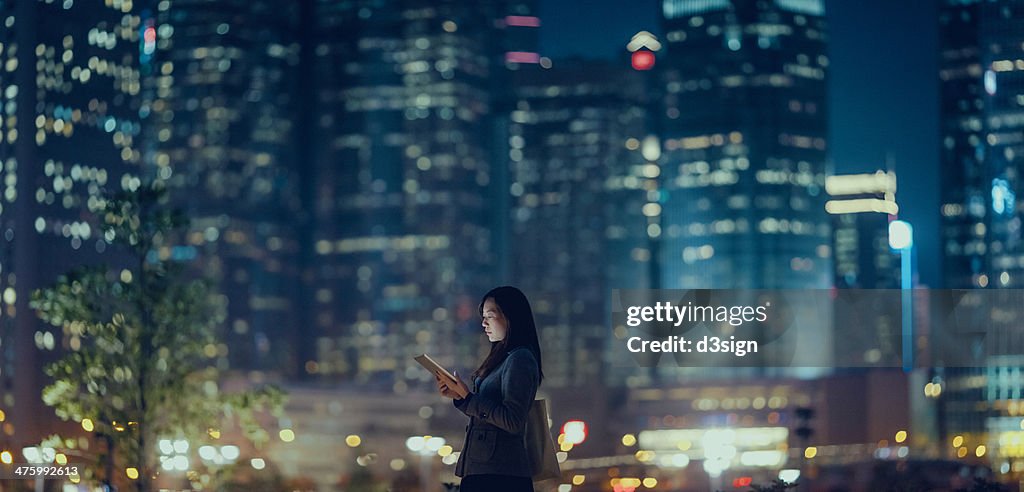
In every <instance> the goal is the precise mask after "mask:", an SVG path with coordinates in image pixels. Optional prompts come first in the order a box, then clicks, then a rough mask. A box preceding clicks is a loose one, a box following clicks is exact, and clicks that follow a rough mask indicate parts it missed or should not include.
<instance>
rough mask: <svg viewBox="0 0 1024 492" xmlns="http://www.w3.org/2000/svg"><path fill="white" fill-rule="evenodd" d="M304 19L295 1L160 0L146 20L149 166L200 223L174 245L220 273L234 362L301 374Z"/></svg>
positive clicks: (201, 267)
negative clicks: (299, 142)
mask: <svg viewBox="0 0 1024 492" xmlns="http://www.w3.org/2000/svg"><path fill="white" fill-rule="evenodd" d="M147 12H150V11H147ZM298 18H299V16H298V2H286V3H280V2H272V1H262V0H260V1H250V0H227V1H223V0H198V1H193V0H161V1H159V2H157V3H156V8H155V11H154V12H153V14H152V15H150V16H147V17H144V18H143V19H142V23H143V25H142V26H141V31H142V33H143V36H144V39H143V43H142V44H141V52H142V55H141V56H142V61H143V63H142V70H143V72H144V75H145V96H146V100H145V105H144V107H143V111H142V113H143V114H144V115H145V116H146V119H145V122H144V124H145V126H146V138H147V141H146V144H147V148H146V163H147V170H148V172H150V173H152V175H153V176H154V177H156V178H158V179H163V180H166V181H167V182H168V183H169V184H170V185H171V187H172V190H173V191H172V197H174V198H176V202H177V203H178V204H179V205H181V206H182V207H183V208H184V209H185V210H186V211H187V212H188V213H189V216H190V218H191V221H192V223H191V228H190V230H189V233H188V236H187V238H185V241H184V243H185V245H184V246H181V247H178V248H175V249H174V250H172V251H169V252H167V254H170V255H172V256H174V257H177V258H179V259H181V260H183V261H189V262H191V263H192V264H193V265H194V267H195V269H196V271H197V272H199V273H201V274H203V275H206V276H208V277H212V278H213V280H215V282H216V284H217V288H218V289H219V290H220V292H221V293H222V294H223V296H224V297H223V302H224V303H225V305H224V308H225V313H226V319H225V333H224V335H223V337H222V344H221V346H220V347H219V353H220V357H221V358H222V361H223V362H224V363H230V366H231V367H232V368H236V369H253V370H257V369H258V370H281V371H284V372H285V373H294V372H296V371H297V361H296V356H295V354H294V351H295V347H294V343H295V337H296V334H297V333H298V331H299V325H300V323H301V317H300V316H299V309H298V308H299V304H298V300H299V266H298V259H299V242H298V236H297V230H296V225H297V224H298V223H299V221H300V219H301V216H300V212H301V205H302V203H301V197H300V195H299V192H300V182H299V169H298V167H297V166H298V163H297V159H296V149H295V146H294V141H295V138H296V135H295V130H294V128H295V125H296V119H297V117H298V115H297V99H298V98H299V97H300V95H301V94H300V93H299V91H298V90H297V77H296V74H297V66H298V64H299V43H298V38H297V35H298Z"/></svg>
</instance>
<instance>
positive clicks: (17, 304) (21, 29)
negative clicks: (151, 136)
mask: <svg viewBox="0 0 1024 492" xmlns="http://www.w3.org/2000/svg"><path fill="white" fill-rule="evenodd" d="M139 10H140V9H139V7H138V6H135V5H133V3H132V2H131V1H130V0H116V1H109V2H106V4H105V5H103V4H98V5H95V6H90V5H82V4H81V3H78V4H76V3H75V2H72V1H71V0H67V1H64V2H35V1H27V2H26V1H18V2H13V1H0V23H2V24H3V27H0V112H2V114H0V175H2V176H3V187H2V190H3V192H2V195H0V235H2V237H0V293H2V303H0V350H2V352H0V389H2V391H0V394H2V395H3V399H2V401H0V410H2V413H3V414H5V417H6V419H3V418H0V421H2V422H0V425H2V434H0V443H2V442H7V443H12V442H13V444H14V445H15V446H20V445H26V444H29V443H31V442H34V440H35V439H38V438H39V436H40V434H41V433H43V432H46V431H49V430H52V422H50V421H48V420H46V417H45V415H47V413H46V412H44V411H43V410H42V409H41V408H40V407H41V401H40V398H39V391H40V389H41V388H42V385H43V384H44V382H45V381H44V380H43V376H42V370H41V368H42V365H43V364H44V363H45V362H47V361H49V360H51V359H53V358H54V357H55V356H56V353H57V352H56V351H58V350H60V344H61V341H62V340H63V333H62V332H61V331H60V329H59V328H54V327H52V326H48V325H47V326H44V325H43V324H42V323H41V322H40V321H39V320H38V319H37V318H36V316H35V313H33V312H32V311H31V310H30V309H29V307H28V302H29V299H30V296H31V293H32V291H33V290H35V289H37V288H40V287H42V286H44V285H47V284H49V283H51V282H53V281H54V280H55V279H56V277H57V275H59V274H62V273H65V272H66V271H67V270H68V269H70V268H71V267H74V266H78V265H81V264H82V263H84V262H89V261H93V260H95V261H99V260H101V259H102V260H105V261H107V262H113V261H114V260H113V259H112V258H110V257H109V256H104V255H102V253H104V252H105V251H106V250H107V243H106V242H105V240H104V239H103V237H102V235H101V234H100V232H99V231H97V230H95V229H94V228H93V227H92V226H91V225H90V224H89V223H88V222H87V219H86V214H85V213H84V211H86V210H89V209H92V210H95V209H97V208H98V207H100V206H101V205H102V203H101V202H100V201H99V200H100V190H101V189H102V188H106V189H110V190H121V189H129V188H133V187H135V186H138V184H139V180H138V169H139V164H140V163H141V151H140V148H139V134H140V130H141V128H140V124H139V116H138V110H139V104H138V98H137V96H138V94H139V93H140V89H141V87H140V83H141V82H140V73H139V65H138V62H139V60H138V49H137V46H138V42H139V25H140V17H139V14H138V12H139ZM50 418H51V419H52V418H53V417H52V414H51V417H50ZM4 448H5V449H10V448H9V447H7V446H6V445H5V446H4Z"/></svg>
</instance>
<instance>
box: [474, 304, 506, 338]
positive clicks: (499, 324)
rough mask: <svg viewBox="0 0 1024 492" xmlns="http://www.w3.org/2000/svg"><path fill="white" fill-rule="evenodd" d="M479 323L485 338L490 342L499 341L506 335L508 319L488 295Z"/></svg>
mask: <svg viewBox="0 0 1024 492" xmlns="http://www.w3.org/2000/svg"><path fill="white" fill-rule="evenodd" d="M480 324H482V325H483V327H484V333H486V334H487V340H489V341H491V342H500V341H502V340H504V339H505V337H506V336H508V319H507V318H505V315H504V314H502V312H501V308H499V307H498V304H497V303H496V302H494V299H492V298H490V297H488V298H487V300H485V301H484V312H483V321H481V323H480Z"/></svg>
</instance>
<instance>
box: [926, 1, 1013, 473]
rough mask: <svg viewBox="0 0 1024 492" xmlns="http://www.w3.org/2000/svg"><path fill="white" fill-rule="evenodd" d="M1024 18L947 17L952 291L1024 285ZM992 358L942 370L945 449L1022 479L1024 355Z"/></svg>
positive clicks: (944, 67) (945, 136)
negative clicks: (982, 453)
mask: <svg viewBox="0 0 1024 492" xmlns="http://www.w3.org/2000/svg"><path fill="white" fill-rule="evenodd" d="M1022 21H1024V4H1021V2H1017V1H993V2H982V1H954V0H947V1H944V2H942V4H941V8H940V11H939V43H940V61H939V63H940V67H939V68H940V71H939V78H940V84H941V85H940V95H941V101H942V111H941V114H940V117H941V123H940V124H941V126H940V128H941V130H942V142H941V145H942V150H941V155H942V172H941V175H942V177H943V178H944V181H943V183H942V187H941V200H942V209H941V213H942V220H943V222H942V226H943V241H944V244H943V253H944V261H943V265H944V269H945V270H944V272H943V274H944V283H945V286H946V287H947V288H1019V287H1020V286H1021V282H1022V279H1024V276H1022V275H1024V242H1022V230H1021V220H1022V218H1024V207H1022V206H1021V202H1020V201H1019V200H1018V199H1017V195H1018V194H1020V193H1021V191H1022V188H1021V186H1022V184H1021V183H1022V181H1021V179H1022V176H1021V173H1022V171H1024V166H1022V165H1021V158H1020V156H1021V155H1024V139H1022V138H1021V134H1022V129H1024V80H1022V78H1021V76H1020V74H1021V71H1022V70H1024V61H1022V59H1024V22H1022ZM1019 318H1020V316H1019V315H1011V316H1010V321H1008V322H1007V321H1002V322H1000V321H999V320H998V319H996V318H995V317H993V319H992V322H993V323H992V324H991V325H990V326H989V328H990V329H992V330H998V329H1007V330H1013V331H1017V329H1018V326H1019ZM987 362H988V363H987V364H986V366H985V367H972V368H946V369H944V370H940V371H939V372H938V373H936V377H935V378H934V379H933V381H934V382H938V383H941V388H942V392H941V394H939V395H938V396H937V402H936V405H937V407H938V412H939V413H938V436H937V437H938V439H939V442H940V443H942V444H940V446H942V445H943V444H945V443H948V442H949V441H948V438H950V436H961V438H962V440H963V446H970V447H974V446H977V445H987V446H988V447H989V449H991V450H992V451H991V452H990V453H989V454H988V457H990V458H991V460H992V463H993V466H994V467H996V468H998V469H999V470H1001V471H1003V472H1004V473H1005V472H1007V471H1010V470H1013V472H1014V473H1019V471H1020V470H1021V469H1022V467H1024V461H1022V460H1021V459H1020V458H1021V454H1020V453H1019V449H1017V448H1016V447H1014V445H1013V444H1012V442H1013V441H1012V440H1013V439H1015V438H1018V439H1019V437H1017V436H1018V435H1019V431H1020V427H1019V420H1020V416H1019V412H1018V411H1017V410H1016V407H1017V405H1018V404H1019V401H1020V400H1021V398H1022V393H1021V384H1020V374H1021V371H1022V370H1024V358H1022V357H1021V356H1020V355H1019V354H1014V355H1003V356H999V357H989V358H988V359H987ZM1007 439H1009V441H1008V440H1007ZM942 449H945V450H948V449H949V448H948V447H943V448H942ZM954 451H955V450H954Z"/></svg>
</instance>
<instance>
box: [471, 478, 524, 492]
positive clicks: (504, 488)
mask: <svg viewBox="0 0 1024 492" xmlns="http://www.w3.org/2000/svg"><path fill="white" fill-rule="evenodd" d="M459 492H533V479H531V478H530V477H512V476H509V475H470V476H468V477H465V478H463V479H462V485H460V486H459Z"/></svg>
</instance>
